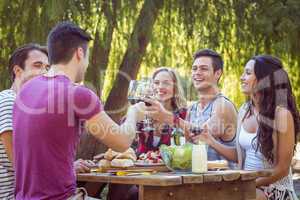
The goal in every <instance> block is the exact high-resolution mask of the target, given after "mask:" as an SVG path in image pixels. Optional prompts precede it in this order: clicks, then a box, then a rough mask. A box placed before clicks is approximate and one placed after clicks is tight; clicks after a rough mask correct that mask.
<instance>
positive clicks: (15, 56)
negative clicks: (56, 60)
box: [8, 43, 48, 81]
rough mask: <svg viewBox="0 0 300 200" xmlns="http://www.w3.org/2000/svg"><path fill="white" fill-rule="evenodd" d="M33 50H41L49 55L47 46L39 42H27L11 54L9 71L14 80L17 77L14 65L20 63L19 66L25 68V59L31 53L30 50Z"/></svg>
mask: <svg viewBox="0 0 300 200" xmlns="http://www.w3.org/2000/svg"><path fill="white" fill-rule="evenodd" d="M33 50H37V51H40V52H42V53H44V54H45V55H46V56H48V51H47V48H46V47H44V46H41V45H39V44H35V43H29V44H25V45H23V46H21V47H19V48H17V49H16V50H15V51H14V52H13V53H12V55H11V56H10V58H9V61H8V71H9V74H10V77H11V80H12V81H14V80H15V78H16V75H15V73H14V66H15V65H18V66H19V67H21V68H22V69H24V68H25V61H26V60H27V58H28V54H29V52H31V51H33Z"/></svg>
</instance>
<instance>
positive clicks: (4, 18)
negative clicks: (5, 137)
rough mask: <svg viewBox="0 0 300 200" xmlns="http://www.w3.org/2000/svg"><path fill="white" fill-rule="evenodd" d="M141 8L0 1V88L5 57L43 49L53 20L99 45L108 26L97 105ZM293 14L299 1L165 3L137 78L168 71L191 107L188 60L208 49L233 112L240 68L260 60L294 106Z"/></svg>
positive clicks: (125, 2)
mask: <svg viewBox="0 0 300 200" xmlns="http://www.w3.org/2000/svg"><path fill="white" fill-rule="evenodd" d="M143 2H144V1H142V0H120V1H117V0H114V1H105V0H102V1H98V0H72V1H70V0H32V1H30V2H29V1H25V0H0V48H1V51H0V89H4V88H7V87H9V85H10V82H9V79H8V77H9V76H8V73H7V70H6V66H7V61H8V57H9V56H10V54H11V52H12V51H13V50H14V49H15V48H16V47H18V46H20V45H22V44H24V43H27V42H39V43H41V44H45V43H46V37H47V34H48V32H49V30H50V28H51V27H53V25H55V24H56V23H57V22H58V21H61V20H72V21H74V22H76V23H78V24H79V25H80V26H82V27H83V28H85V29H87V30H88V32H90V33H91V34H92V35H93V36H95V34H96V33H97V32H98V34H99V36H100V41H109V40H105V38H106V37H107V33H108V32H107V27H109V26H107V24H108V23H115V25H116V26H115V30H114V32H113V37H112V42H111V44H106V43H105V44H104V45H103V46H104V47H107V46H108V45H111V51H110V53H109V60H108V66H107V67H106V68H104V69H101V70H105V71H104V72H103V73H104V74H105V79H104V80H102V81H101V83H103V84H104V85H103V93H102V95H103V96H102V99H103V100H105V99H106V98H107V96H108V95H109V92H110V89H111V88H112V85H113V83H114V80H115V77H116V74H117V72H118V69H119V66H120V63H121V61H122V58H123V56H124V52H125V51H126V48H127V44H128V40H129V38H130V35H131V32H132V30H133V26H134V24H135V22H136V20H137V17H138V14H139V12H140V9H141V7H142V5H143ZM104 4H107V5H108V6H109V7H110V8H113V9H112V10H113V11H114V12H115V13H114V14H115V15H114V16H115V17H111V18H109V16H110V15H107V14H105V13H104V9H103V5H104ZM299 10H300V1H299V0H264V1H261V0H253V1H248V0H168V1H165V4H164V7H163V9H162V10H161V11H160V13H159V18H158V19H157V21H156V24H155V27H154V31H153V33H152V39H151V41H150V43H149V45H148V47H147V53H146V56H145V57H144V58H143V62H142V64H141V68H140V71H139V75H138V78H141V77H142V76H149V75H151V73H152V71H153V70H154V69H155V68H156V67H158V66H170V67H174V68H176V70H177V71H178V72H179V74H180V76H181V79H182V80H183V83H184V88H185V92H186V96H187V99H188V100H194V99H196V94H195V91H194V90H193V89H192V87H191V79H190V71H191V70H190V69H191V65H192V61H193V60H192V55H193V53H194V52H195V51H196V50H198V49H201V48H211V49H215V50H217V51H218V52H220V53H221V54H222V55H223V58H224V61H225V70H224V76H223V78H222V80H221V86H222V90H223V92H224V93H225V94H226V95H228V96H229V97H230V98H231V99H232V100H233V101H234V102H235V103H236V104H237V106H239V105H241V103H242V102H243V101H244V100H245V97H244V95H243V94H241V92H240V90H239V87H240V83H239V77H240V75H241V73H242V71H243V66H244V64H245V63H246V61H247V60H248V59H250V58H251V57H252V56H253V55H256V54H266V53H268V54H273V55H275V56H278V57H280V58H281V59H282V60H283V61H284V63H285V69H287V71H288V73H289V76H290V78H291V81H292V84H293V88H294V93H295V96H296V98H297V102H298V105H299V106H300V91H297V90H296V88H297V86H298V85H299V84H300V78H299V77H300V76H299V75H300V70H299V63H300V40H299V38H300V15H299ZM94 38H95V37H94ZM92 46H93V44H91V47H92ZM91 52H92V51H91ZM99 57H100V56H99ZM96 63H97V62H96ZM101 77H102V78H103V77H104V76H101ZM87 81H89V80H87Z"/></svg>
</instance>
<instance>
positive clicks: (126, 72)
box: [105, 0, 163, 122]
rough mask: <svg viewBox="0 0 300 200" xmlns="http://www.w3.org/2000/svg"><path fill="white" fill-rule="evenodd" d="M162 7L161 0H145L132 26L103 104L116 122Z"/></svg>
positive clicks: (122, 110) (123, 108)
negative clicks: (110, 88)
mask: <svg viewBox="0 0 300 200" xmlns="http://www.w3.org/2000/svg"><path fill="white" fill-rule="evenodd" d="M162 6H163V1H162V0H145V3H144V5H143V7H142V9H141V11H140V15H139V17H138V19H137V22H136V24H135V26H134V29H133V32H132V34H131V37H130V39H129V43H128V48H127V50H126V53H125V55H124V57H123V60H122V63H121V66H120V70H119V73H118V75H117V78H116V81H115V83H114V86H113V88H112V90H111V92H110V94H109V96H108V98H107V101H106V104H105V110H106V111H107V113H108V114H109V115H110V116H111V118H112V119H113V120H114V121H116V122H119V120H120V118H121V117H122V115H123V114H124V112H125V110H126V108H127V90H128V85H129V81H130V80H131V79H135V78H136V76H137V73H138V70H139V68H140V64H141V62H142V58H143V56H144V55H145V52H146V47H147V45H148V43H149V41H150V38H151V35H152V31H153V26H154V23H155V21H156V19H157V16H158V12H159V10H160V9H161V8H162Z"/></svg>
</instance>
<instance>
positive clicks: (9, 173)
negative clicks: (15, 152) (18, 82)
mask: <svg viewBox="0 0 300 200" xmlns="http://www.w3.org/2000/svg"><path fill="white" fill-rule="evenodd" d="M15 98H16V94H15V92H14V91H13V90H11V89H9V90H4V91H2V92H0V134H2V133H4V132H6V131H12V128H13V126H12V112H13V105H14V101H15ZM0 199H14V171H13V167H12V164H11V162H10V161H9V160H8V157H7V154H6V151H5V148H4V145H3V143H2V140H1V139H0Z"/></svg>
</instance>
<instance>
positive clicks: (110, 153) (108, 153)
mask: <svg viewBox="0 0 300 200" xmlns="http://www.w3.org/2000/svg"><path fill="white" fill-rule="evenodd" d="M118 154H119V153H118V152H116V151H113V150H112V149H108V150H107V151H106V152H105V154H104V158H105V159H106V160H109V161H111V160H113V159H114V158H115V157H116V156H117V155H118Z"/></svg>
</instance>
